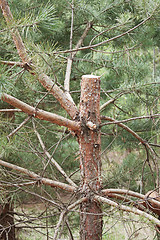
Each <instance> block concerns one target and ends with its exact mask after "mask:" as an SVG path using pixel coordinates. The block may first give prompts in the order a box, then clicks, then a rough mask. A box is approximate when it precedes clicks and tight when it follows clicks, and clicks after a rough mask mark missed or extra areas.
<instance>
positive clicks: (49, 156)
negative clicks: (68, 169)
mask: <svg viewBox="0 0 160 240" xmlns="http://www.w3.org/2000/svg"><path fill="white" fill-rule="evenodd" d="M33 127H34V131H35V134H36V135H37V138H38V140H39V142H40V145H41V147H42V149H43V151H44V153H45V155H46V156H47V157H48V158H49V161H51V162H52V163H53V164H54V166H55V167H56V168H57V169H58V171H59V172H60V173H61V174H62V175H63V176H64V177H65V179H66V181H67V182H68V183H69V184H71V185H72V186H74V187H77V185H76V184H75V183H74V182H73V181H72V180H71V179H70V178H69V177H68V176H67V174H66V173H65V171H64V170H63V169H62V167H61V166H60V165H59V164H58V162H57V161H56V160H54V158H53V157H52V156H51V155H50V153H49V152H48V151H47V150H46V148H45V145H44V143H43V141H42V138H41V136H40V134H39V132H38V131H37V129H36V127H35V124H34V123H33Z"/></svg>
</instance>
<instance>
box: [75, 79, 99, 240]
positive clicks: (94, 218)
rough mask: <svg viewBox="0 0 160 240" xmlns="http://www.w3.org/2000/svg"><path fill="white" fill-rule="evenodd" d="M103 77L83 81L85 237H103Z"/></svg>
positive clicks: (88, 239)
mask: <svg viewBox="0 0 160 240" xmlns="http://www.w3.org/2000/svg"><path fill="white" fill-rule="evenodd" d="M99 102H100V78H99V77H97V76H92V75H85V76H83V77H82V82H81V101H80V121H81V133H80V137H79V144H80V156H81V157H80V167H81V176H82V186H81V191H82V196H87V197H88V200H87V201H86V202H84V203H82V204H81V207H80V210H81V216H80V221H81V227H80V237H81V240H91V239H92V240H93V239H94V240H99V239H101V238H102V211H101V206H100V204H99V203H98V202H96V201H95V200H93V195H94V193H98V192H99V191H100V189H101V181H100V175H101V160H100V148H101V137H100V129H99V125H100V110H99Z"/></svg>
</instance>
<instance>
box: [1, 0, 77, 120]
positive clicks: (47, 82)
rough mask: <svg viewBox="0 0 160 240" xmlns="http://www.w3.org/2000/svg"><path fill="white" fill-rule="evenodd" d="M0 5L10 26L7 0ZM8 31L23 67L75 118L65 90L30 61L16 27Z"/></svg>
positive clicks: (74, 111)
mask: <svg viewBox="0 0 160 240" xmlns="http://www.w3.org/2000/svg"><path fill="white" fill-rule="evenodd" d="M0 6H1V9H2V12H3V15H4V17H5V19H6V22H7V25H8V27H10V26H12V23H13V22H14V19H13V16H12V13H11V11H10V8H9V6H8V3H7V1H6V0H0ZM10 31H11V34H12V38H13V41H14V44H15V46H16V48H17V51H18V54H19V56H20V58H21V59H22V62H23V64H24V66H25V67H24V68H25V69H26V70H28V71H29V72H30V73H31V74H33V75H35V76H36V77H37V79H38V80H39V82H40V83H41V84H42V86H43V87H44V88H46V89H47V90H48V91H50V92H51V93H52V94H53V96H54V97H55V98H56V99H57V100H58V101H59V103H60V104H61V106H62V107H63V108H64V109H65V110H66V111H67V113H68V114H69V115H70V116H71V117H72V118H73V119H75V118H76V117H77V116H78V114H79V112H78V109H77V107H76V105H75V104H74V103H73V101H71V100H70V99H69V98H68V96H67V95H66V94H65V92H63V91H62V90H61V89H60V88H59V87H58V86H57V85H56V84H54V81H53V80H52V79H51V78H50V77H48V76H47V75H46V74H44V73H42V72H41V70H40V69H39V68H38V67H37V66H35V65H34V63H32V61H31V59H30V57H29V56H28V54H27V51H26V49H25V46H24V43H23V41H22V38H21V36H20V34H19V32H18V29H16V28H15V29H12V28H11V29H10Z"/></svg>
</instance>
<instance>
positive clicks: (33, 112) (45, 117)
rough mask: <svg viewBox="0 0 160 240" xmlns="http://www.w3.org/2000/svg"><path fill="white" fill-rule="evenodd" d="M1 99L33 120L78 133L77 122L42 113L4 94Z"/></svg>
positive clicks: (78, 125)
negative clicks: (47, 122) (37, 119)
mask: <svg viewBox="0 0 160 240" xmlns="http://www.w3.org/2000/svg"><path fill="white" fill-rule="evenodd" d="M1 99H2V100H3V101H5V102H7V103H9V104H11V105H12V106H14V107H16V108H19V109H21V110H22V111H23V112H25V113H27V114H29V115H31V116H33V117H35V118H39V119H42V120H46V121H49V122H52V123H56V124H58V125H59V126H65V127H68V128H70V129H72V130H73V131H78V130H79V129H80V124H79V123H78V122H75V121H72V120H69V119H67V118H64V117H62V116H60V115H57V114H54V113H50V112H47V111H43V110H41V109H36V108H34V107H32V106H30V105H28V104H26V103H24V102H22V101H20V100H18V99H17V98H14V97H12V96H10V95H8V94H6V93H4V94H3V95H2V97H1Z"/></svg>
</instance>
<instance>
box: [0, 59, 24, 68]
mask: <svg viewBox="0 0 160 240" xmlns="http://www.w3.org/2000/svg"><path fill="white" fill-rule="evenodd" d="M0 63H3V64H5V65H9V66H18V67H21V68H23V67H24V63H22V62H13V61H0Z"/></svg>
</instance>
